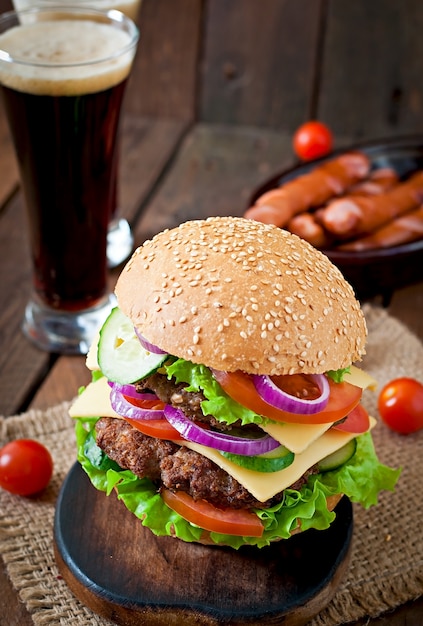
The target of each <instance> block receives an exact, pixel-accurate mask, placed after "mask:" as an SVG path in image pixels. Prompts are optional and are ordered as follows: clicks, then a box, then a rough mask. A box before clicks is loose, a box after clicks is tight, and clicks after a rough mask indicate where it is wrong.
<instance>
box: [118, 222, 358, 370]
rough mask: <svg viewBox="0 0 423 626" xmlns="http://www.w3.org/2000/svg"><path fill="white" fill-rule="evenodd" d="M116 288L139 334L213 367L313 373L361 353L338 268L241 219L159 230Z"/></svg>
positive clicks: (354, 311) (352, 303)
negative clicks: (160, 231)
mask: <svg viewBox="0 0 423 626" xmlns="http://www.w3.org/2000/svg"><path fill="white" fill-rule="evenodd" d="M116 296H117V299H118V304H119V307H120V308H121V310H122V311H123V313H124V314H125V315H127V316H128V317H129V318H130V319H131V320H132V321H133V323H134V325H135V326H136V327H137V329H138V330H139V332H140V333H141V334H142V335H144V337H146V339H147V340H148V341H150V342H151V343H153V344H155V345H157V346H159V347H160V348H162V349H163V350H165V351H166V352H169V353H170V354H172V355H174V356H177V357H182V358H184V359H186V360H189V361H192V362H194V363H203V364H204V365H207V366H209V367H212V368H215V369H219V370H225V371H236V370H243V371H244V372H248V373H259V374H268V375H279V374H293V373H322V372H325V371H328V370H332V369H335V370H336V369H340V368H343V367H347V366H349V365H350V364H351V363H352V362H354V361H357V360H360V359H361V356H362V355H363V354H364V352H365V351H364V345H365V340H366V334H367V332H366V324H365V320H364V316H363V314H362V311H361V309H360V305H359V303H358V301H357V300H356V298H355V296H354V292H353V290H352V288H351V286H350V285H349V284H348V283H347V282H346V281H345V279H344V278H343V276H342V274H341V272H340V271H339V270H338V269H337V268H336V267H335V266H334V265H333V264H332V263H331V261H329V259H328V258H327V257H326V256H325V255H324V254H322V253H321V252H320V251H318V250H316V249H315V248H313V247H312V246H311V245H310V244H308V243H307V242H305V241H304V240H302V239H300V238H299V237H297V236H296V235H292V234H290V233H288V232H286V231H284V230H281V229H280V228H277V227H274V226H271V225H267V224H262V223H260V222H256V221H253V220H247V219H245V218H236V217H213V218H209V219H207V220H195V221H190V222H185V223H184V224H181V225H180V226H179V227H178V228H175V229H173V230H167V231H164V232H162V233H159V234H158V235H156V236H155V237H154V238H153V239H151V240H148V241H146V242H145V243H144V244H143V245H142V246H141V247H139V248H138V249H137V250H136V251H135V252H134V254H133V256H132V258H131V259H130V260H129V262H128V263H127V265H126V266H125V268H124V269H123V271H122V273H121V275H120V277H119V279H118V282H117V285H116Z"/></svg>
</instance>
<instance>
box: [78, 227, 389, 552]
mask: <svg viewBox="0 0 423 626" xmlns="http://www.w3.org/2000/svg"><path fill="white" fill-rule="evenodd" d="M115 293H116V298H117V304H118V306H117V307H116V308H115V309H114V310H113V311H112V313H111V314H110V316H109V318H108V319H107V320H106V322H105V323H104V325H103V327H102V328H101V329H100V332H99V336H98V338H97V339H96V341H95V342H94V343H93V346H92V347H91V349H90V351H89V353H88V355H87V366H88V367H89V369H91V370H92V382H91V383H90V384H89V385H88V386H87V387H86V388H85V389H83V391H82V393H80V395H79V396H78V398H77V399H76V400H75V402H74V403H73V405H72V406H71V409H70V415H71V416H72V417H73V418H75V420H76V436H77V444H78V460H79V462H80V463H81V465H82V467H83V469H84V470H85V471H86V473H87V474H88V476H89V477H90V480H91V482H92V484H93V485H94V487H96V488H97V489H100V490H102V491H105V492H106V493H107V494H110V493H112V492H115V493H117V495H118V498H119V499H121V500H123V502H124V503H125V505H126V506H127V507H128V509H129V510H130V511H132V512H133V513H134V514H135V516H136V517H137V518H139V520H140V523H142V524H143V525H144V526H146V527H148V528H150V529H151V531H152V532H153V533H154V534H156V535H159V536H163V535H164V536H166V535H167V536H173V537H177V538H179V539H181V540H183V541H188V542H192V541H193V542H199V543H204V544H215V545H225V546H231V547H233V548H235V549H238V548H240V547H241V546H242V545H245V544H248V545H254V546H257V547H259V548H261V547H264V546H267V545H269V544H270V543H272V542H273V541H277V540H281V539H288V538H289V537H291V536H292V535H293V534H295V533H298V532H303V531H306V530H307V529H309V528H315V529H318V530H323V529H326V528H328V527H329V526H330V524H331V523H332V521H333V520H334V518H335V516H336V511H335V507H336V504H337V503H338V502H339V500H340V498H342V497H344V496H345V497H348V498H350V500H351V501H353V502H360V503H361V504H362V505H363V506H364V507H366V508H367V507H369V506H370V505H373V504H376V503H377V499H378V493H379V491H380V490H382V489H389V490H392V489H393V488H394V485H395V483H396V480H397V478H398V471H396V470H393V469H391V468H389V467H387V466H385V465H382V464H381V463H379V461H378V459H377V456H376V453H375V450H374V446H373V442H372V437H371V429H372V427H373V426H374V424H375V420H374V419H373V418H372V417H369V415H368V414H367V412H366V410H365V409H364V407H363V405H362V404H361V399H362V395H363V390H364V389H365V388H367V387H374V385H375V381H374V380H373V379H372V378H371V377H370V376H369V375H368V374H366V373H365V372H364V371H363V370H361V369H359V368H358V367H357V366H356V365H355V363H356V362H358V361H360V360H361V359H362V356H363V355H364V353H365V343H366V335H367V330H366V323H365V319H364V316H363V313H362V311H361V308H360V305H359V302H358V301H357V300H356V298H355V296H354V292H353V289H352V287H351V286H350V285H349V284H348V283H347V282H346V281H345V279H344V278H343V276H342V274H341V273H340V271H339V270H338V269H337V268H336V267H335V266H334V265H333V264H332V263H331V262H330V261H329V259H328V258H327V257H326V256H325V255H324V254H322V253H321V252H319V251H318V250H316V249H315V248H313V247H312V246H311V245H309V244H308V243H307V242H305V241H304V240H302V239H300V238H299V237H297V236H295V235H292V234H290V233H288V232H286V231H284V230H281V229H279V228H277V227H274V226H271V225H266V224H262V223H259V222H255V221H253V220H247V219H244V218H236V217H213V218H209V219H206V220H193V221H189V222H185V223H183V224H181V225H180V226H178V227H177V228H174V229H172V230H166V231H163V232H161V233H159V234H157V235H156V236H154V237H153V238H152V239H151V240H148V241H145V242H144V244H143V245H142V246H140V247H139V248H138V249H137V250H136V251H135V252H134V254H133V256H132V257H131V259H130V260H129V261H128V263H127V264H126V266H125V267H124V269H123V271H122V273H121V275H120V276H119V278H118V281H117V284H116V289H115Z"/></svg>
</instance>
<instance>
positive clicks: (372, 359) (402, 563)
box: [0, 306, 423, 626]
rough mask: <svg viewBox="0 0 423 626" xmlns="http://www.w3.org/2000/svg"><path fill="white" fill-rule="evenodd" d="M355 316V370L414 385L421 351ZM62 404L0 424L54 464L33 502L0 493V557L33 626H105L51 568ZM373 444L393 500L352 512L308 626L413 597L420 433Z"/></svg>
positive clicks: (334, 625)
mask: <svg viewBox="0 0 423 626" xmlns="http://www.w3.org/2000/svg"><path fill="white" fill-rule="evenodd" d="M364 311H365V315H366V319H367V323H368V327H369V341H368V346H367V355H366V357H365V359H364V361H363V367H364V368H365V369H366V370H367V371H369V372H370V373H371V374H372V375H373V376H375V378H376V379H377V380H378V381H379V388H380V387H381V386H382V385H383V384H384V383H385V382H386V381H387V380H389V379H390V378H393V377H394V376H396V375H409V376H414V377H417V378H420V379H423V371H422V367H423V346H422V345H421V343H420V342H419V341H418V339H417V338H416V337H415V336H414V335H412V333H410V332H409V331H408V330H407V329H406V328H405V327H404V326H403V325H402V324H400V323H399V322H398V321H397V320H395V319H393V318H391V317H390V316H389V315H388V314H387V312H386V311H385V310H383V309H379V308H377V307H369V306H365V307H364ZM365 404H366V406H367V408H368V410H369V411H370V412H371V413H372V414H376V413H375V410H376V409H375V406H376V394H370V395H367V397H366V398H365ZM68 406H69V403H63V404H61V405H58V406H56V407H53V408H51V409H48V410H47V411H35V410H33V411H29V412H28V413H25V414H22V415H17V416H13V417H8V418H7V419H6V418H2V417H0V444H3V443H5V442H6V441H8V440H11V439H15V438H18V437H32V438H36V439H38V440H39V441H41V442H42V443H44V444H45V445H47V447H48V448H49V450H50V451H51V453H52V455H53V459H54V463H55V471H54V475H53V479H52V481H51V483H50V485H49V487H48V488H47V489H46V490H45V492H44V493H43V494H42V495H41V496H39V497H37V498H36V499H31V498H18V497H15V496H12V495H11V494H8V493H6V492H0V552H1V554H2V558H3V560H4V563H5V565H6V569H7V573H8V575H9V577H10V580H11V582H12V584H13V586H14V587H15V589H16V590H17V592H18V594H19V597H20V599H21V600H22V602H23V603H24V604H25V606H26V608H27V609H28V611H29V612H30V613H31V615H32V619H33V622H34V624H36V625H37V626H38V625H40V626H44V625H46V624H49V625H50V624H60V625H63V626H70V625H71V624H72V625H73V624H78V626H106V625H109V624H110V622H109V621H108V620H105V619H104V618H101V617H99V616H98V615H96V614H94V613H93V612H92V611H91V610H90V609H88V608H87V607H85V606H83V605H82V604H81V603H80V602H79V601H78V600H77V599H76V598H75V597H74V596H73V594H72V593H71V592H70V590H69V589H68V587H67V586H66V584H65V583H64V581H63V580H62V579H61V577H60V575H59V572H58V570H57V568H56V564H55V561H54V554H53V542H52V538H53V520H54V507H55V502H56V499H57V496H58V493H59V490H60V486H61V484H62V482H63V480H64V478H65V476H66V474H67V472H68V471H69V469H70V467H71V466H72V464H73V463H74V461H75V437H74V430H73V424H72V422H71V420H70V418H69V417H68V414H67V409H68ZM373 438H374V441H375V446H376V449H377V451H378V455H379V458H380V459H381V461H382V462H384V463H386V464H388V465H390V466H392V467H400V466H401V467H402V468H403V472H402V475H401V478H400V481H399V483H398V486H397V489H396V490H395V493H386V492H383V493H382V494H381V496H380V500H379V504H378V506H376V507H372V508H371V509H369V510H367V511H365V510H363V509H362V508H361V507H359V506H357V505H354V539H353V546H352V553H351V562H350V567H349V570H348V572H347V575H346V577H345V579H344V581H343V582H342V583H341V585H340V587H339V589H338V590H337V593H336V595H335V597H334V598H333V600H332V601H331V603H330V604H329V605H328V606H327V607H326V609H324V610H323V611H322V612H321V613H320V614H319V615H318V616H316V617H315V618H314V619H313V620H312V621H311V623H310V626H338V625H339V624H346V623H348V622H351V621H354V620H358V619H360V618H363V617H365V616H370V617H376V616H378V615H380V614H381V613H383V612H385V611H387V610H390V609H393V608H395V607H397V606H399V605H401V604H403V603H405V602H407V601H409V600H413V599H415V598H417V597H419V596H420V595H421V594H422V591H423V541H422V538H423V533H422V526H421V518H420V516H421V513H420V512H421V510H422V508H423V496H422V490H421V489H420V483H421V475H422V470H423V466H422V465H423V433H420V434H417V435H411V436H409V437H400V436H399V435H395V434H394V433H391V432H390V431H388V429H387V428H386V427H384V426H383V425H382V424H380V423H379V424H378V425H377V426H376V428H375V430H374V433H373ZM410 493H413V494H414V497H413V500H411V499H410V497H409V494H410ZM0 623H1V617H0Z"/></svg>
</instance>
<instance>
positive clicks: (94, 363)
mask: <svg viewBox="0 0 423 626" xmlns="http://www.w3.org/2000/svg"><path fill="white" fill-rule="evenodd" d="M99 341H100V332H98V333H97V335H96V337H94V340H93V342H92V344H91V346H90V349H89V350H88V352H87V356H86V358H85V365H86V366H87V368H88V369H89V370H91V371H92V372H93V371H95V370H99V369H100V366H99V364H98V359H97V350H98V342H99Z"/></svg>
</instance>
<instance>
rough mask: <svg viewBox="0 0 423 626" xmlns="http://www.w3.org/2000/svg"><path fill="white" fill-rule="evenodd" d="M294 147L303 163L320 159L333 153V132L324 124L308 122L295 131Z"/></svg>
mask: <svg viewBox="0 0 423 626" xmlns="http://www.w3.org/2000/svg"><path fill="white" fill-rule="evenodd" d="M292 145H293V148H294V152H295V154H296V155H297V156H298V157H299V158H300V159H301V160H302V161H311V160H312V159H318V158H319V157H323V156H326V155H327V154H329V153H330V152H331V151H332V146H333V136H332V132H331V131H330V130H329V128H328V127H327V126H326V125H325V124H323V123H322V122H317V121H311V122H306V123H305V124H302V125H301V126H300V127H299V128H298V129H297V130H296V131H295V133H294V137H293V140H292Z"/></svg>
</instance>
